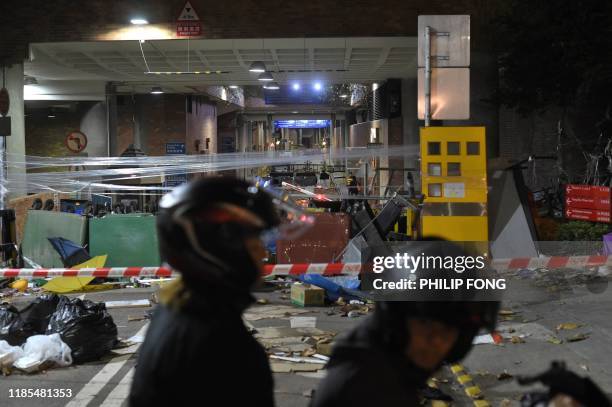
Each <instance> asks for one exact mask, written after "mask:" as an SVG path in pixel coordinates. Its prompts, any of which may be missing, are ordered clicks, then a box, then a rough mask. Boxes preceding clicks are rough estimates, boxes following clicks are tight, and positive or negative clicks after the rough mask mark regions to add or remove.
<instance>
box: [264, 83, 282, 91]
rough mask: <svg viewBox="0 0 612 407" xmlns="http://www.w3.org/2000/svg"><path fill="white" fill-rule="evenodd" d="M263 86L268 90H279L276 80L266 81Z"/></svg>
mask: <svg viewBox="0 0 612 407" xmlns="http://www.w3.org/2000/svg"><path fill="white" fill-rule="evenodd" d="M263 87H264V89H268V90H279V89H280V86H278V83H276V82H270V83H266V84H265V85H264V86H263Z"/></svg>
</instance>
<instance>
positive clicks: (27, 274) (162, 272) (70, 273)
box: [0, 267, 174, 278]
mask: <svg viewBox="0 0 612 407" xmlns="http://www.w3.org/2000/svg"><path fill="white" fill-rule="evenodd" d="M173 275H174V273H173V272H172V270H170V269H167V268H164V267H109V268H82V269H65V268H50V269H45V268H40V269H0V277H19V278H45V277H100V278H111V277H113V278H120V277H171V276H173Z"/></svg>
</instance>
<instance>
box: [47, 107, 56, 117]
mask: <svg viewBox="0 0 612 407" xmlns="http://www.w3.org/2000/svg"><path fill="white" fill-rule="evenodd" d="M47 117H48V118H49V119H55V112H54V111H53V109H49V113H47Z"/></svg>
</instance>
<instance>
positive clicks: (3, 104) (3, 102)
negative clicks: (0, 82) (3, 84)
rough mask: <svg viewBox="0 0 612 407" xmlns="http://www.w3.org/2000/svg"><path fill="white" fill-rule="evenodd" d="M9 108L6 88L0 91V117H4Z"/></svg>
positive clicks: (9, 101) (9, 99)
mask: <svg viewBox="0 0 612 407" xmlns="http://www.w3.org/2000/svg"><path fill="white" fill-rule="evenodd" d="M10 107H11V98H10V97H9V93H8V90H6V88H2V89H0V115H2V116H6V115H7V114H8V111H9V108H10Z"/></svg>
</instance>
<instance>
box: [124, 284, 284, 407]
mask: <svg viewBox="0 0 612 407" xmlns="http://www.w3.org/2000/svg"><path fill="white" fill-rule="evenodd" d="M250 298H251V297H250V296H249V298H248V299H247V298H245V297H244V296H243V298H239V299H236V301H230V299H232V296H231V295H229V294H228V293H227V292H222V291H221V290H214V289H210V290H206V291H205V292H202V291H201V292H198V293H191V294H190V295H189V299H188V300H187V301H185V302H184V303H183V304H182V305H181V307H180V308H179V309H176V307H171V306H168V305H160V306H159V307H158V309H157V310H156V312H155V314H154V316H153V319H152V321H151V325H150V326H149V329H148V332H147V335H146V338H145V341H144V344H143V345H142V347H141V350H140V354H139V357H138V365H137V367H136V373H135V375H134V380H133V383H132V388H131V392H130V397H129V404H130V406H132V407H140V406H143V407H144V406H146V407H150V406H162V405H163V406H177V407H178V406H187V405H189V406H191V405H201V406H218V405H224V406H240V405H244V406H247V405H248V406H258V407H259V406H261V407H267V406H273V405H274V399H273V381H272V373H271V371H270V367H269V364H268V358H267V356H266V353H265V351H264V349H263V348H262V347H261V345H259V343H258V342H257V341H256V340H255V339H254V338H253V336H252V335H251V333H249V332H248V330H247V328H246V327H245V326H244V323H243V322H242V311H243V310H244V308H245V307H246V306H247V305H248V303H249V302H250V301H249V300H250Z"/></svg>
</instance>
